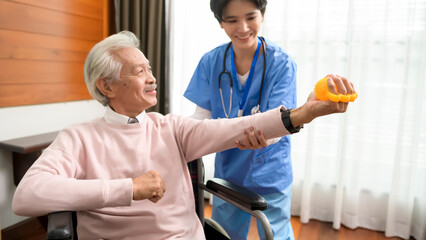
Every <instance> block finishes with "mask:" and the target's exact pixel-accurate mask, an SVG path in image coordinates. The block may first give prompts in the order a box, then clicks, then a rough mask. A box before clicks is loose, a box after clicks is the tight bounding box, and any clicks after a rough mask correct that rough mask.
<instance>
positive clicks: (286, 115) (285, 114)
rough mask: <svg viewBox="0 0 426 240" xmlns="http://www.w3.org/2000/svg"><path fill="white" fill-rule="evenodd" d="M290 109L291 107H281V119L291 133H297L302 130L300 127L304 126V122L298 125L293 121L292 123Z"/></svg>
mask: <svg viewBox="0 0 426 240" xmlns="http://www.w3.org/2000/svg"><path fill="white" fill-rule="evenodd" d="M290 111H291V109H285V110H284V109H282V108H281V120H282V121H283V124H284V127H285V128H286V129H287V131H289V132H290V133H291V134H293V133H297V132H299V131H300V129H302V128H303V124H302V125H300V126H297V127H294V126H293V123H291V119H290Z"/></svg>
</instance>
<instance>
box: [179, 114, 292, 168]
mask: <svg viewBox="0 0 426 240" xmlns="http://www.w3.org/2000/svg"><path fill="white" fill-rule="evenodd" d="M280 108H281V107H278V108H275V109H272V110H270V111H267V112H264V113H259V114H255V115H251V116H245V117H239V118H233V119H215V120H211V119H206V120H203V121H200V120H194V119H190V118H181V120H180V121H182V122H179V124H178V126H176V129H177V131H178V132H177V133H176V136H177V137H178V139H179V141H180V143H181V147H182V149H183V152H184V155H185V157H186V159H187V160H188V161H191V160H193V159H197V158H199V157H202V156H204V155H207V154H210V153H214V152H220V151H224V150H227V149H230V148H234V147H235V141H237V140H238V141H242V137H243V134H242V133H243V131H244V130H246V129H249V128H250V127H254V129H255V130H256V131H257V130H261V131H262V132H263V134H264V135H265V138H266V139H271V138H276V137H280V136H284V135H288V134H289V132H288V131H287V129H286V128H285V127H284V124H283V123H282V120H281V113H280Z"/></svg>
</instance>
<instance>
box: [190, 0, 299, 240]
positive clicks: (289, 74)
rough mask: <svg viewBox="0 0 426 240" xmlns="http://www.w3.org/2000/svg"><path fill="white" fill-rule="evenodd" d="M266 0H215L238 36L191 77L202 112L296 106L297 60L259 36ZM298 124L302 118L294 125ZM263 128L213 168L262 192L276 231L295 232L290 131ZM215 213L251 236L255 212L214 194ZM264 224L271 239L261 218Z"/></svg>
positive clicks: (277, 234)
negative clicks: (272, 132) (267, 135)
mask: <svg viewBox="0 0 426 240" xmlns="http://www.w3.org/2000/svg"><path fill="white" fill-rule="evenodd" d="M266 4H267V0H211V1H210V8H211V10H212V11H213V13H214V16H215V17H216V19H217V20H218V21H219V24H220V26H221V28H223V29H224V31H225V32H226V34H227V35H228V37H229V38H230V40H231V41H230V43H226V44H223V45H220V46H218V47H216V48H214V49H213V50H211V51H210V52H207V53H206V54H204V56H203V57H202V58H201V60H200V62H199V64H198V66H197V68H196V70H195V72H194V74H193V76H192V78H191V81H190V84H189V85H188V88H187V89H186V91H185V94H184V96H185V97H186V98H187V99H189V100H190V101H192V102H194V103H195V104H196V105H197V107H196V111H195V113H194V115H193V116H194V117H195V118H198V119H206V118H213V119H216V118H235V117H239V116H246V115H250V114H254V113H256V112H258V111H262V112H264V111H267V110H269V109H272V108H275V107H277V106H280V105H283V106H285V107H286V108H287V109H292V108H295V107H296V63H295V62H294V60H293V59H292V58H291V57H290V56H289V55H288V54H287V53H286V52H285V51H284V50H283V49H282V48H281V47H279V46H278V45H276V44H275V43H273V42H271V41H269V40H268V39H264V38H262V37H260V36H258V33H259V30H260V27H261V25H262V22H263V17H264V13H265V8H266ZM299 129H300V126H296V127H295V129H293V132H297V131H299ZM256 134H258V135H257V141H253V139H251V140H249V139H248V138H246V139H248V141H247V142H245V143H238V144H237V146H238V148H239V149H238V148H234V149H230V150H227V151H223V152H219V153H217V154H216V160H215V173H214V176H215V177H218V178H223V179H227V180H229V181H231V182H233V183H235V184H239V185H242V186H245V187H247V188H249V189H250V190H252V191H254V192H256V193H258V194H260V195H261V196H263V197H264V198H265V200H266V201H267V202H268V209H267V210H266V211H265V212H264V213H265V214H266V216H267V217H268V219H269V222H270V223H271V226H272V230H273V233H274V239H294V236H293V231H292V227H291V223H290V200H291V186H292V180H293V173H292V165H291V158H290V137H289V136H285V137H282V138H279V139H273V140H269V141H265V139H264V138H263V135H262V133H261V132H258V133H256ZM260 146H267V147H265V148H261V149H258V148H259V147H260ZM241 149H245V150H241ZM212 218H213V219H215V220H216V221H218V222H219V224H221V225H222V226H223V227H224V228H225V230H226V231H227V232H228V234H229V235H230V237H231V239H247V235H248V231H249V227H250V219H251V216H250V215H249V214H247V213H245V212H243V211H241V210H240V209H238V208H236V207H234V206H232V205H231V204H228V203H225V202H224V201H223V200H221V199H219V198H215V199H214V200H213V212H212ZM230 223H232V224H230ZM257 226H258V232H259V236H260V238H261V239H264V236H263V229H262V227H261V225H260V224H259V223H258V224H257Z"/></svg>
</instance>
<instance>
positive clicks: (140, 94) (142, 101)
mask: <svg viewBox="0 0 426 240" xmlns="http://www.w3.org/2000/svg"><path fill="white" fill-rule="evenodd" d="M114 55H115V57H117V60H118V61H121V62H122V63H123V67H122V68H121V72H120V80H119V81H116V82H114V83H113V84H112V85H111V89H112V91H113V95H112V96H111V97H110V105H111V107H112V108H113V109H114V110H115V111H116V112H118V113H120V114H123V115H126V116H129V117H134V116H137V115H138V114H140V113H141V112H143V111H144V110H146V109H148V108H150V107H152V106H154V105H155V104H157V98H156V95H157V92H156V91H155V88H156V86H157V85H156V84H155V82H156V80H155V78H154V76H152V72H151V66H150V65H149V61H148V59H146V58H145V56H144V55H143V53H142V52H141V51H140V50H139V49H136V48H133V47H128V48H122V49H119V50H116V51H115V54H114Z"/></svg>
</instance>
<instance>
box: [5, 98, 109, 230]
mask: <svg viewBox="0 0 426 240" xmlns="http://www.w3.org/2000/svg"><path fill="white" fill-rule="evenodd" d="M103 113H104V107H103V106H102V105H101V104H100V103H98V102H97V101H95V100H86V101H74V102H65V103H54V104H42V105H31V106H21V107H7V108H0V141H3V140H9V139H14V138H20V137H26V136H31V135H36V134H41V133H47V132H53V131H58V130H61V129H62V128H64V127H66V126H68V125H71V124H74V123H79V122H85V121H89V120H91V119H93V118H96V117H100V116H103ZM15 189H16V186H15V185H14V183H13V169H12V153H10V152H8V151H4V150H0V226H1V228H2V229H3V228H6V227H8V226H10V225H13V224H15V223H17V222H19V221H21V220H23V219H25V217H20V216H16V215H15V214H13V212H12V209H11V208H12V207H11V206H12V198H13V194H14V192H15Z"/></svg>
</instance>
